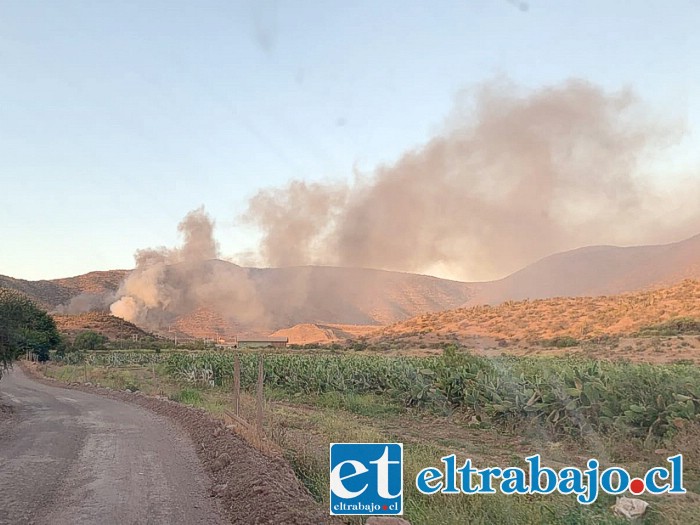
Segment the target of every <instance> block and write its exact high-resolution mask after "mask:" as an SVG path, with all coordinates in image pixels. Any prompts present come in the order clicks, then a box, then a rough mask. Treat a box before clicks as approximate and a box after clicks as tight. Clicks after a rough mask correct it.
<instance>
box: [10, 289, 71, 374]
mask: <svg viewBox="0 0 700 525" xmlns="http://www.w3.org/2000/svg"><path fill="white" fill-rule="evenodd" d="M60 345H61V337H60V335H59V333H58V330H57V329H56V324H55V323H54V320H53V319H52V318H51V316H50V315H48V314H47V313H46V312H45V311H43V310H41V309H40V308H39V307H38V306H36V304H35V303H34V302H33V301H31V300H30V299H28V298H27V297H26V296H25V295H23V294H21V293H19V292H16V291H14V290H9V289H7V288H0V377H2V371H3V369H5V368H7V367H8V366H9V365H10V364H11V363H12V361H14V360H15V359H17V358H18V357H19V356H21V355H22V354H24V353H26V352H32V353H33V354H35V355H36V357H37V359H38V360H39V361H46V360H47V359H48V358H49V351H50V350H54V349H57V348H58V347H59V346H60Z"/></svg>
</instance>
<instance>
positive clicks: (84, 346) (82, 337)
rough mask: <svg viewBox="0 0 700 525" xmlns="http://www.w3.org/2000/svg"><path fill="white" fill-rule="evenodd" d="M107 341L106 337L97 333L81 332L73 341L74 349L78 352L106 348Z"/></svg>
mask: <svg viewBox="0 0 700 525" xmlns="http://www.w3.org/2000/svg"><path fill="white" fill-rule="evenodd" d="M107 341H108V338H107V337H106V336H104V335H102V334H98V333H97V332H92V331H87V332H80V333H79V334H78V335H77V336H76V337H75V341H73V347H74V348H75V349H76V350H99V349H102V348H104V345H105V343H106V342H107Z"/></svg>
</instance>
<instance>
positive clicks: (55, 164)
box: [0, 0, 700, 279]
mask: <svg viewBox="0 0 700 525" xmlns="http://www.w3.org/2000/svg"><path fill="white" fill-rule="evenodd" d="M631 4H634V6H631ZM698 27H700V6H698V3H697V2H694V1H649V2H634V3H631V2H621V1H618V2H611V1H609V0H608V1H583V0H578V1H563V0H561V1H556V2H555V1H551V0H550V1H544V0H532V1H528V2H527V4H525V3H518V2H517V1H512V2H511V1H508V0H483V1H476V0H474V1H471V0H461V1H457V2H447V1H438V2H427V1H423V2H414V1H407V0H401V1H384V0H381V1H377V0H372V1H367V2H365V1H353V2H328V1H323V2H312V1H308V0H305V1H279V2H273V1H263V0H253V1H250V2H235V1H221V2H213V1H197V2H195V1H190V2H180V1H175V0H167V1H144V0H140V1H123V0H120V1H104V0H103V1H83V2H77V1H76V2H72V1H59V0H51V1H48V0H44V1H41V2H38V1H31V0H0V179H1V180H0V274H4V275H11V276H14V277H20V278H26V279H38V278H53V277H62V276H69V275H76V274H80V273H84V272H86V271H90V270H96V269H111V268H131V267H133V264H134V262H133V253H134V251H135V250H136V249H137V248H144V247H148V246H158V245H173V244H175V243H176V242H177V230H176V225H177V223H178V221H179V220H180V219H181V218H182V217H183V216H184V215H185V214H186V213H187V212H188V211H189V210H191V209H194V208H196V207H198V206H201V205H204V206H205V207H206V210H207V211H208V212H209V213H210V214H211V215H212V216H213V217H214V218H215V219H216V221H217V237H218V239H219V241H220V243H221V251H222V253H224V254H229V255H233V254H235V253H237V252H240V251H245V250H251V249H253V248H254V247H255V245H256V239H257V237H256V234H255V232H254V231H253V230H251V229H250V227H248V228H244V227H242V226H241V225H240V224H237V220H236V218H237V217H238V216H239V215H240V214H241V213H242V212H243V211H244V210H245V208H246V202H247V200H248V198H250V197H251V196H252V195H254V194H255V193H256V192H257V191H258V190H259V189H260V188H263V187H268V186H279V185H283V184H285V183H286V182H287V181H288V180H290V179H292V178H297V179H305V180H313V181H318V180H327V179H349V178H351V177H353V172H354V170H359V171H360V172H363V173H371V171H372V169H373V168H374V167H376V166H377V165H378V164H381V163H391V162H392V161H393V160H395V159H397V158H398V157H399V156H400V155H401V153H402V152H404V151H406V150H408V149H410V148H412V147H414V146H416V145H417V144H420V143H423V142H425V141H427V140H428V139H429V138H430V137H431V136H433V135H434V134H435V133H436V132H438V131H439V130H441V129H443V127H444V126H445V123H446V119H447V118H448V116H449V115H450V111H451V109H452V108H453V106H454V104H455V98H456V97H457V96H458V94H459V93H460V92H461V91H462V90H469V89H473V88H474V87H475V86H477V85H479V83H481V82H484V81H489V80H492V79H494V78H499V77H504V78H507V79H509V80H510V81H512V82H513V83H515V84H517V85H518V86H523V87H525V88H537V87H540V86H546V85H552V84H556V83H559V82H562V81H563V80H565V79H567V78H570V77H576V78H581V79H585V80H587V81H590V82H592V83H594V84H596V85H598V86H601V87H602V88H603V89H606V90H618V89H620V88H623V87H630V88H632V89H633V90H634V91H635V92H636V93H637V94H638V95H639V97H640V98H641V99H642V100H643V101H644V103H645V104H646V105H647V106H648V107H649V108H650V109H651V110H652V111H653V112H656V113H658V114H659V115H663V116H665V117H670V118H672V119H678V120H683V121H685V124H686V126H687V135H686V136H685V139H684V142H683V144H682V147H680V148H678V150H677V151H676V155H675V160H674V163H675V164H676V165H678V164H683V163H684V162H686V161H687V162H689V163H692V162H694V161H695V160H696V158H697V155H696V152H698V151H700V148H698V146H700V140H699V139H698V130H699V128H700V96H699V94H700V68H698V67H697V61H698V58H700V32H699V31H698ZM670 240H673V239H670Z"/></svg>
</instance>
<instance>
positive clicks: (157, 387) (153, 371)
mask: <svg viewBox="0 0 700 525" xmlns="http://www.w3.org/2000/svg"><path fill="white" fill-rule="evenodd" d="M151 374H153V386H154V387H155V389H156V393H157V394H158V395H160V387H159V385H158V376H157V375H156V363H155V361H151Z"/></svg>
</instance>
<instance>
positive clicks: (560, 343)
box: [542, 335, 579, 348]
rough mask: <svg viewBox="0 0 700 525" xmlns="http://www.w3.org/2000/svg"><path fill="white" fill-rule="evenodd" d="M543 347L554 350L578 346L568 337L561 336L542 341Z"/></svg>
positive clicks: (576, 341) (577, 342)
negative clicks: (551, 347)
mask: <svg viewBox="0 0 700 525" xmlns="http://www.w3.org/2000/svg"><path fill="white" fill-rule="evenodd" d="M542 345H543V346H553V347H555V348H570V347H572V346H578V345H579V341H578V339H575V338H573V337H571V336H568V335H562V336H559V337H553V338H552V339H545V340H543V341H542Z"/></svg>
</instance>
